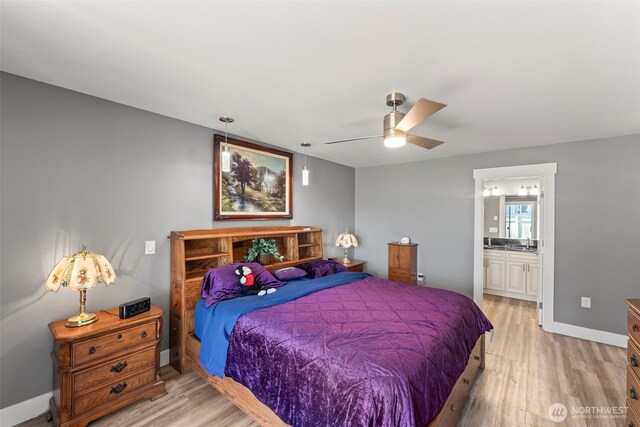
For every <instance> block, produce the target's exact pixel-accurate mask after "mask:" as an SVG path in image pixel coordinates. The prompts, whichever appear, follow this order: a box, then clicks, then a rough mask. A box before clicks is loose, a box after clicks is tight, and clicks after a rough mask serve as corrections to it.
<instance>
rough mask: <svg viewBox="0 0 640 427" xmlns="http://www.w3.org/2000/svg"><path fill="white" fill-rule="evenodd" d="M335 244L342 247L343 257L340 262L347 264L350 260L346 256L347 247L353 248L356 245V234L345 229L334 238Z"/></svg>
mask: <svg viewBox="0 0 640 427" xmlns="http://www.w3.org/2000/svg"><path fill="white" fill-rule="evenodd" d="M336 246H342V247H343V248H344V259H343V260H342V262H343V263H345V264H348V263H350V262H351V261H349V258H348V257H347V249H349V248H350V247H352V246H353V247H354V248H355V247H358V239H356V236H354V235H353V234H351V233H349V231H345V232H344V233H342V234H340V235H339V236H338V239H337V240H336Z"/></svg>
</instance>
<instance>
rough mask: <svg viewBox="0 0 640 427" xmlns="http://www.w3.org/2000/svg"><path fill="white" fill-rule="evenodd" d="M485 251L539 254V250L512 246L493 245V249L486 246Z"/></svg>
mask: <svg viewBox="0 0 640 427" xmlns="http://www.w3.org/2000/svg"><path fill="white" fill-rule="evenodd" d="M484 249H485V250H489V251H509V252H522V253H525V254H533V255H537V254H538V248H533V247H532V248H527V247H526V246H512V245H491V247H489V246H487V245H484Z"/></svg>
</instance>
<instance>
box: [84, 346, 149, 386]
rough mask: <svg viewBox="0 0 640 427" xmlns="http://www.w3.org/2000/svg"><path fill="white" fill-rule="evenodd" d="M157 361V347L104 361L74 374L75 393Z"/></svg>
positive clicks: (115, 379)
mask: <svg viewBox="0 0 640 427" xmlns="http://www.w3.org/2000/svg"><path fill="white" fill-rule="evenodd" d="M155 363H156V347H155V346H154V347H150V348H148V349H146V350H144V351H141V352H140V353H135V354H131V355H128V356H125V357H120V358H118V359H115V360H112V361H110V362H108V363H103V364H102V365H98V366H96V367H94V368H90V369H85V370H82V371H79V372H76V373H74V374H73V393H74V394H78V393H81V392H83V391H86V390H90V389H92V388H95V387H98V386H100V385H102V384H106V383H109V382H112V381H117V380H118V379H120V378H124V377H126V376H128V375H131V374H133V373H135V372H136V371H140V370H142V369H144V368H148V367H150V366H155Z"/></svg>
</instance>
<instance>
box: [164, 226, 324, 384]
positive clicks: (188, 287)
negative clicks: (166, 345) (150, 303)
mask: <svg viewBox="0 0 640 427" xmlns="http://www.w3.org/2000/svg"><path fill="white" fill-rule="evenodd" d="M258 237H263V238H269V239H274V240H275V241H276V245H277V246H278V250H279V251H280V254H282V255H283V256H284V260H283V261H280V262H273V263H270V264H266V265H265V266H264V267H265V268H266V269H267V270H277V269H279V268H284V267H290V266H294V265H297V264H300V263H302V262H307V261H313V260H317V259H322V229H320V228H317V227H305V226H288V227H247V228H219V229H215V230H187V231H172V232H171V235H170V238H171V292H170V304H169V307H170V315H171V316H170V329H171V332H170V346H171V349H170V353H169V355H170V357H169V360H170V362H171V365H172V366H173V367H174V368H175V369H176V370H177V371H178V372H180V373H182V374H184V373H186V372H188V371H189V370H191V368H190V364H189V360H187V358H188V353H187V352H186V347H185V346H186V345H187V343H188V339H187V338H188V337H189V336H191V335H193V323H194V319H193V316H194V308H195V305H196V302H197V301H198V299H199V298H200V288H201V286H202V279H203V278H204V275H205V274H206V273H207V271H209V270H210V269H212V268H215V267H220V266H222V265H227V264H231V263H234V262H242V257H243V256H244V255H246V253H247V251H248V249H249V247H250V246H251V241H252V240H253V239H256V238H258ZM271 260H272V261H276V260H275V259H274V258H271Z"/></svg>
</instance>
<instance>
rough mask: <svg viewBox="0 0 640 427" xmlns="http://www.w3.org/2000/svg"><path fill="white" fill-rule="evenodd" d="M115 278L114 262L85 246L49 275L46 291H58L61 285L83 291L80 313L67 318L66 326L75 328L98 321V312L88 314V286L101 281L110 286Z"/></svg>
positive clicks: (65, 259) (90, 286) (81, 292)
mask: <svg viewBox="0 0 640 427" xmlns="http://www.w3.org/2000/svg"><path fill="white" fill-rule="evenodd" d="M115 280H116V275H115V272H114V271H113V267H112V266H111V263H109V261H108V260H107V259H106V258H105V257H104V256H102V255H98V254H94V253H93V252H89V251H88V250H87V248H86V246H85V247H83V248H82V250H81V251H80V252H77V253H75V254H73V255H70V256H66V257H64V258H62V259H61V260H60V261H59V262H58V263H57V264H56V266H55V267H53V270H51V273H49V277H47V281H46V282H45V286H46V288H47V291H53V292H58V289H60V286H63V287H65V288H69V289H71V290H72V291H74V292H79V293H80V312H79V313H78V314H76V315H75V316H71V317H69V318H68V319H67V323H66V324H65V326H67V327H69V328H76V327H79V326H85V325H90V324H92V323H94V322H97V321H98V317H97V316H96V315H95V313H87V312H86V308H87V289H92V288H95V287H96V285H97V284H98V283H104V284H105V285H107V286H109V285H111V284H112V283H113V282H114V281H115Z"/></svg>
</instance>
